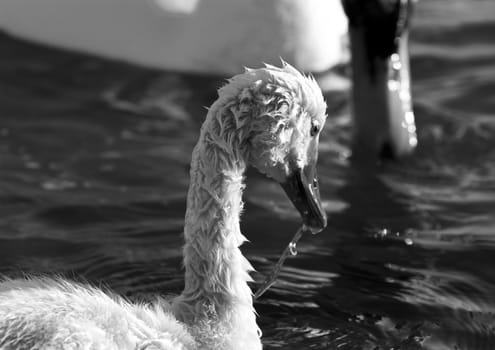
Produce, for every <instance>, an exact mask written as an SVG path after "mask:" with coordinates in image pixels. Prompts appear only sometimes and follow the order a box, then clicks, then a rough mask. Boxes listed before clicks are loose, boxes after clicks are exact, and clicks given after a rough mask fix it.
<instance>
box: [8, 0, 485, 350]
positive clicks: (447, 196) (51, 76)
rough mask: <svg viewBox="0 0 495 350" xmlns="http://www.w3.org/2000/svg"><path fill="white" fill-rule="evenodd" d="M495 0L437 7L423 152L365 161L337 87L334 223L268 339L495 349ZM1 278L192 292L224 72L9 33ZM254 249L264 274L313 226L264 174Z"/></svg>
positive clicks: (254, 188) (325, 190)
mask: <svg viewBox="0 0 495 350" xmlns="http://www.w3.org/2000/svg"><path fill="white" fill-rule="evenodd" d="M489 13H491V14H493V13H495V6H494V5H493V2H492V1H491V0H476V1H475V0H470V1H464V0H463V1H460V0H456V1H452V0H429V1H422V2H420V3H419V6H418V10H417V13H416V16H415V21H414V23H415V29H414V31H413V33H412V47H411V51H412V61H411V65H412V69H413V78H414V81H413V97H414V101H415V110H416V115H417V122H418V131H419V142H420V145H419V148H418V150H417V152H416V154H415V155H414V156H413V157H411V158H409V159H407V160H404V161H402V162H400V163H398V164H381V165H378V166H374V165H373V166H369V165H362V164H355V163H353V162H351V161H350V158H349V154H350V150H349V145H350V138H351V130H352V125H351V122H350V118H349V105H348V103H347V92H346V91H344V90H342V91H340V90H338V89H337V90H336V91H333V92H332V93H331V94H328V95H327V96H326V97H327V101H328V103H329V120H328V123H327V126H326V128H325V130H324V134H323V135H322V137H321V147H320V152H321V153H320V161H319V163H320V164H319V174H320V176H321V184H322V196H323V197H324V206H325V208H326V210H327V212H328V213H329V227H328V228H327V229H326V230H325V231H324V232H322V233H320V234H319V235H316V236H309V235H308V236H305V237H303V239H302V240H301V241H300V242H299V244H298V251H299V254H298V255H297V256H296V257H292V258H290V259H288V261H287V262H286V266H285V268H284V269H283V270H282V272H281V275H280V279H279V282H278V283H277V284H276V285H275V286H273V287H272V288H271V289H270V290H269V291H268V292H267V293H266V294H265V295H264V296H263V297H262V298H261V299H260V300H259V301H257V303H256V308H257V311H258V312H259V314H260V318H259V323H260V325H261V327H262V330H263V333H264V338H263V339H264V344H265V348H267V349H277V348H284V349H301V348H305V349H306V348H307V349H392V348H394V349H398V348H400V349H435V350H442V349H454V348H455V347H456V346H457V348H458V349H492V348H493V347H494V344H495V339H494V336H495V331H494V328H493V327H494V325H495V318H494V307H495V305H494V302H493V295H494V292H495V277H493V273H492V267H493V266H494V265H495V251H494V250H495V244H494V243H495V239H494V237H495V216H494V214H493V213H495V147H494V141H493V140H494V139H495V118H494V117H493V113H494V111H495V103H494V100H493V91H495V90H494V88H495V61H494V60H493V57H494V55H495V45H494V44H495V41H494V40H495V37H494V36H493V30H494V29H495V20H494V19H493V15H489ZM0 45H1V47H2V52H4V53H5V54H3V55H2V56H1V57H0V88H1V90H2V94H1V95H0V114H1V117H0V164H1V168H2V171H1V173H0V196H1V199H2V200H1V201H0V272H1V273H5V274H8V275H19V274H21V271H22V272H23V273H54V272H55V273H57V274H61V275H66V276H68V277H70V278H78V279H85V280H88V281H90V282H92V283H96V284H105V285H108V286H109V287H110V288H112V289H114V290H115V291H117V292H118V293H121V294H123V295H127V296H129V297H131V298H145V299H146V298H150V297H151V296H152V295H153V294H155V293H160V292H163V291H166V292H172V293H177V292H180V290H181V288H182V283H183V282H182V278H183V277H182V271H181V267H180V262H181V257H180V254H181V249H180V248H181V244H182V239H181V236H180V232H181V230H182V226H183V217H184V209H185V196H186V191H187V186H188V165H189V160H190V152H191V150H192V147H193V145H194V143H195V141H196V137H197V134H198V132H199V125H200V124H201V121H202V119H203V116H204V115H205V110H204V108H203V106H207V105H210V104H211V102H212V101H213V100H214V98H215V89H216V88H217V87H219V86H220V85H221V84H222V83H223V80H222V79H216V78H208V77H197V76H192V75H181V74H175V73H161V72H156V71H150V70H145V69H141V68H136V67H130V66H126V65H122V64H118V63H112V62H106V61H101V60H98V59H95V58H90V57H85V56H80V55H75V54H70V53H63V52H58V51H52V50H50V49H46V48H41V47H37V46H31V45H26V44H23V43H21V42H18V41H14V40H12V39H10V38H8V37H1V38H0ZM249 175H250V177H249V179H248V187H247V190H246V194H245V200H246V210H245V215H244V216H243V220H242V222H241V225H242V229H243V232H244V233H245V234H246V236H248V237H249V239H250V241H251V242H252V243H250V244H248V245H246V246H245V247H244V252H245V253H246V255H247V256H248V258H249V259H250V260H251V261H252V262H253V264H254V265H255V267H256V268H257V270H258V271H259V273H257V274H255V276H254V277H255V278H256V279H257V280H260V281H261V280H262V274H263V275H266V274H267V273H268V272H269V271H270V268H271V267H272V266H273V264H274V263H275V262H276V260H277V259H278V256H279V254H280V252H281V251H282V250H283V249H284V247H285V245H286V244H287V243H288V241H289V240H290V238H291V237H292V234H293V233H294V232H295V230H296V229H297V228H298V225H299V223H298V217H297V214H296V213H295V211H294V210H293V208H292V206H291V204H290V203H289V202H288V201H287V200H286V199H285V195H284V194H283V192H282V191H281V190H280V189H279V188H278V186H277V185H276V184H273V183H271V182H269V181H268V180H265V179H264V178H262V177H261V176H260V175H258V174H255V173H253V174H251V173H250V174H249Z"/></svg>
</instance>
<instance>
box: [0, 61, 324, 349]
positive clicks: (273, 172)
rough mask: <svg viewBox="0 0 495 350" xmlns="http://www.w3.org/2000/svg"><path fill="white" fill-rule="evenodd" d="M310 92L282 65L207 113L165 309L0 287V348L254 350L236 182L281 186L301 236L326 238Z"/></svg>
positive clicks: (315, 95) (224, 93) (318, 109)
mask: <svg viewBox="0 0 495 350" xmlns="http://www.w3.org/2000/svg"><path fill="white" fill-rule="evenodd" d="M325 109H326V106H325V103H324V101H323V97H322V94H321V91H320V89H319V88H318V86H317V84H316V83H315V81H314V80H313V79H311V78H307V77H304V76H303V75H301V74H300V73H299V72H298V71H296V70H295V69H294V68H293V67H291V66H290V65H288V64H285V63H283V66H282V68H276V67H273V66H266V67H265V68H261V69H256V70H246V72H245V73H243V74H239V75H236V76H235V77H234V78H232V79H231V80H230V81H229V82H228V84H227V85H226V86H224V87H223V88H221V89H220V90H219V97H218V100H217V101H216V102H215V103H214V104H213V105H212V106H211V108H210V109H209V111H208V115H207V117H206V120H205V122H204V124H203V126H202V128H201V134H200V137H199V141H198V143H197V145H196V147H195V148H194V152H193V155H192V162H191V171H190V176H191V185H190V188H189V193H188V197H187V211H186V223H185V228H184V236H185V246H184V267H185V287H184V291H183V292H182V294H181V295H179V296H178V297H176V298H175V299H172V300H171V302H170V304H169V303H167V302H165V301H164V300H159V301H157V302H156V303H154V304H152V305H144V304H131V303H129V302H128V301H126V300H124V299H123V298H121V297H118V296H116V295H108V294H105V293H103V292H102V291H101V290H98V289H95V288H92V287H88V286H82V285H79V284H74V283H72V282H67V281H60V280H51V279H45V278H42V279H40V278H31V279H25V280H4V281H3V282H1V283H0V348H1V349H5V350H10V349H105V350H110V349H119V350H122V349H129V350H130V349H132V350H136V349H150V350H151V349H167V350H169V349H236V350H256V349H261V348H262V345H261V340H260V332H259V328H258V326H257V325H256V320H255V312H254V309H253V299H252V294H251V290H250V289H249V286H248V282H249V281H250V277H249V271H251V270H252V267H251V265H250V264H249V262H248V261H247V260H246V259H245V258H244V257H243V255H242V254H241V251H240V250H239V246H240V245H241V244H242V243H243V242H244V241H245V238H244V236H242V234H241V232H240V229H239V215H240V212H241V209H242V199H241V196H242V190H243V188H244V185H243V174H244V171H245V169H246V166H247V165H249V164H251V165H253V166H255V167H257V168H258V169H259V170H260V171H261V172H263V173H265V174H266V175H267V176H269V177H272V178H273V179H275V180H276V181H278V182H279V183H281V184H282V185H283V187H284V189H285V190H286V192H287V194H288V195H289V198H291V200H292V201H293V203H294V205H295V206H296V207H297V209H298V210H299V211H300V213H301V216H302V218H303V223H304V224H305V225H306V226H308V227H309V228H311V229H312V230H315V231H317V230H322V229H323V228H324V227H325V226H326V215H325V212H324V211H323V209H322V207H321V202H320V196H319V191H318V187H317V179H316V171H315V168H316V160H317V153H318V150H317V148H318V136H319V132H320V130H321V127H322V126H323V124H324V122H325Z"/></svg>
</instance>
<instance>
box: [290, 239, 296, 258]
mask: <svg viewBox="0 0 495 350" xmlns="http://www.w3.org/2000/svg"><path fill="white" fill-rule="evenodd" d="M289 252H290V255H292V256H296V255H297V244H296V242H290V243H289Z"/></svg>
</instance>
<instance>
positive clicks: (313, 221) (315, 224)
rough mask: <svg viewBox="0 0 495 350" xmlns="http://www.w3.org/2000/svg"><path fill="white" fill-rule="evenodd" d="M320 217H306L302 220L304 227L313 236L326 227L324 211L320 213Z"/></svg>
mask: <svg viewBox="0 0 495 350" xmlns="http://www.w3.org/2000/svg"><path fill="white" fill-rule="evenodd" d="M320 214H321V216H318V217H315V216H308V217H307V219H306V220H304V226H305V227H306V228H307V229H308V230H309V231H311V233H313V234H317V233H320V232H321V231H323V230H324V229H325V228H326V227H327V221H328V220H327V214H326V213H325V212H324V211H321V212H320Z"/></svg>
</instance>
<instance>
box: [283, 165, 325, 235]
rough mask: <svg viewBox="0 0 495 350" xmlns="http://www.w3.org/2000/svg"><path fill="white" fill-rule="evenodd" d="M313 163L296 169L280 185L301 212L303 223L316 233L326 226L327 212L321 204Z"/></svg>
mask: <svg viewBox="0 0 495 350" xmlns="http://www.w3.org/2000/svg"><path fill="white" fill-rule="evenodd" d="M315 165H316V164H312V165H308V166H306V167H305V168H304V169H297V170H296V171H294V172H293V173H292V175H290V176H289V177H288V178H287V180H286V181H285V182H284V183H282V184H281V185H282V187H283V189H284V190H285V193H287V196H288V197H289V199H290V200H291V201H292V203H293V204H294V206H295V207H296V209H297V210H298V211H299V213H300V214H301V217H302V219H303V224H304V225H305V226H306V227H307V228H308V229H309V230H311V232H313V233H318V232H320V231H322V230H323V229H324V228H325V227H326V226H327V214H326V213H325V211H324V210H323V207H322V205H321V198H320V189H319V185H318V176H317V175H316V166H315Z"/></svg>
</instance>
